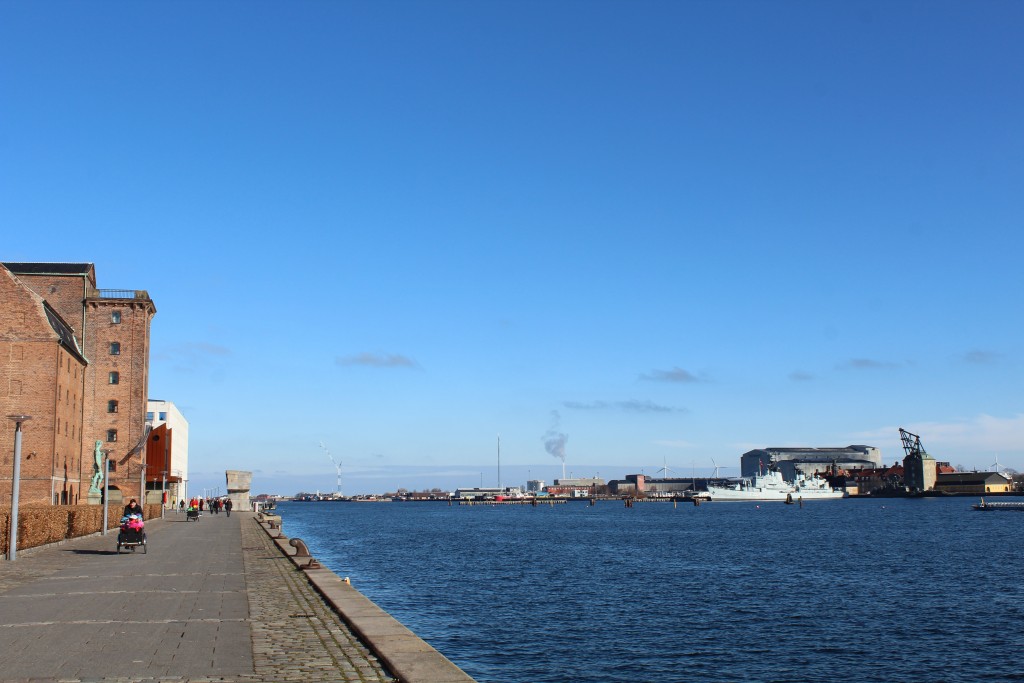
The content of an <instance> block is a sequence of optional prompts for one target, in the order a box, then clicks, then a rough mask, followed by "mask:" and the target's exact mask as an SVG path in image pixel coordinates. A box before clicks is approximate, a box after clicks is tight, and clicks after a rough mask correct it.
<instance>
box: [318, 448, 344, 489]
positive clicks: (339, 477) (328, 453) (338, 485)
mask: <svg viewBox="0 0 1024 683" xmlns="http://www.w3.org/2000/svg"><path fill="white" fill-rule="evenodd" d="M320 448H322V449H324V453H326V454H327V457H328V458H330V459H331V464H332V465H334V468H335V469H336V470H337V471H338V482H337V484H336V485H335V490H334V495H335V496H336V497H338V498H341V460H337V461H335V460H334V456H332V455H331V452H330V451H329V450H327V446H325V445H324V442H323V441H321V442H320Z"/></svg>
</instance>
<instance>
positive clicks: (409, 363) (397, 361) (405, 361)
mask: <svg viewBox="0 0 1024 683" xmlns="http://www.w3.org/2000/svg"><path fill="white" fill-rule="evenodd" d="M334 362H335V363H337V364H338V365H340V366H342V367H346V366H352V365H361V366H363V367H370V368H419V363H417V362H416V361H414V360H413V359H412V358H409V357H408V356H403V355H400V354H397V353H387V354H381V353H357V354H355V355H353V356H338V357H337V358H335V359H334Z"/></svg>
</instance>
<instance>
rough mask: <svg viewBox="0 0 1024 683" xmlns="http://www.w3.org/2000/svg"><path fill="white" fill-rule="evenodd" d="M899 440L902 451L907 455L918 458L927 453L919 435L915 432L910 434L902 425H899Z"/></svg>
mask: <svg viewBox="0 0 1024 683" xmlns="http://www.w3.org/2000/svg"><path fill="white" fill-rule="evenodd" d="M900 440H901V441H902V442H903V452H904V453H906V454H907V456H908V457H909V456H914V457H918V458H920V457H922V456H925V455H928V454H927V453H926V452H925V450H924V446H922V445H921V437H919V436H918V435H917V434H911V433H910V432H908V431H907V430H905V429H904V428H903V427H900Z"/></svg>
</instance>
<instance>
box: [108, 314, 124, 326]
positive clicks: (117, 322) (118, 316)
mask: <svg viewBox="0 0 1024 683" xmlns="http://www.w3.org/2000/svg"><path fill="white" fill-rule="evenodd" d="M110 322H112V323H114V324H115V325H120V324H121V311H113V312H112V313H111V314H110Z"/></svg>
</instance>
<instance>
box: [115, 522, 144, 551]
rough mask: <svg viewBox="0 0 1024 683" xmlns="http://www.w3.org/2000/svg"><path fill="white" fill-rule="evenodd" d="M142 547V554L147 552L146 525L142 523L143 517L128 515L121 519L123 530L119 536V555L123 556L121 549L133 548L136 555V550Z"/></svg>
mask: <svg viewBox="0 0 1024 683" xmlns="http://www.w3.org/2000/svg"><path fill="white" fill-rule="evenodd" d="M139 546H142V552H143V553H145V552H146V525H145V524H144V523H143V522H142V517H140V516H138V515H128V516H126V517H122V518H121V530H120V531H119V532H118V534H117V554H118V555H120V554H121V548H122V547H124V548H131V551H132V552H133V553H134V552H135V549H136V548H137V547H139Z"/></svg>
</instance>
